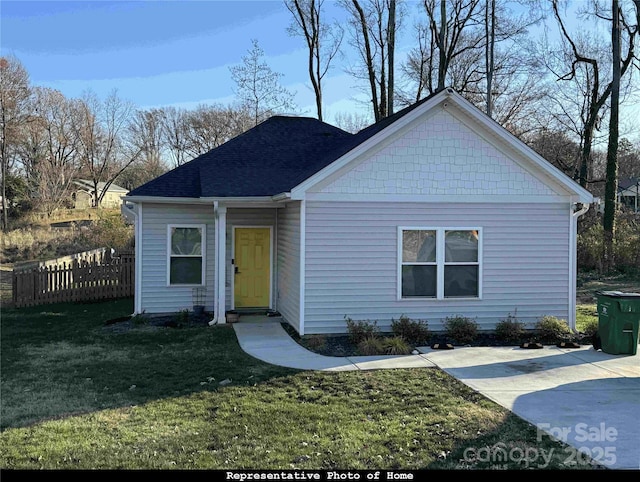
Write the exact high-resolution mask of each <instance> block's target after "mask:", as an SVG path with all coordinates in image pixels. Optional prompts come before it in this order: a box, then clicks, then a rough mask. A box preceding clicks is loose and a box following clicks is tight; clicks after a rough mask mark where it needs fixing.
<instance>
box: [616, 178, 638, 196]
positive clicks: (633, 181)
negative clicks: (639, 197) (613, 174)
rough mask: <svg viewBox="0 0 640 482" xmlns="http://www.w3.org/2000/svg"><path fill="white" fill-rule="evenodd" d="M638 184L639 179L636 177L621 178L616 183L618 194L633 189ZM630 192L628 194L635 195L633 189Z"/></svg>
mask: <svg viewBox="0 0 640 482" xmlns="http://www.w3.org/2000/svg"><path fill="white" fill-rule="evenodd" d="M638 184H640V178H637V177H627V178H622V179H620V180H619V181H618V192H622V191H626V190H627V189H630V188H632V187H633V188H635V187H636V186H637V185H638ZM632 191H633V192H632V193H630V194H634V195H635V189H633V190H632Z"/></svg>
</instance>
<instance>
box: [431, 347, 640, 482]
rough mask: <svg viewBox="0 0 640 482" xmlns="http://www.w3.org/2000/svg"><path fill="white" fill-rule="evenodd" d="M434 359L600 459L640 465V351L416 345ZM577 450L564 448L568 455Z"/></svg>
mask: <svg viewBox="0 0 640 482" xmlns="http://www.w3.org/2000/svg"><path fill="white" fill-rule="evenodd" d="M420 351H421V352H423V354H422V356H424V357H425V358H427V359H428V360H429V361H431V362H433V363H434V364H435V365H436V366H438V367H439V368H441V369H442V370H444V371H445V372H447V373H449V374H450V375H452V376H453V377H455V378H457V379H459V380H460V381H462V382H463V383H464V384H466V385H468V386H469V387H471V388H473V389H474V390H476V391H478V392H480V393H482V394H483V395H484V396H486V397H487V398H489V399H491V400H493V401H494V402H496V403H498V404H500V405H502V406H503V407H505V408H507V409H509V410H511V411H512V412H513V413H515V414H516V415H518V416H520V417H521V418H523V419H525V420H527V421H528V422H530V423H531V424H533V425H535V426H537V427H538V428H539V429H540V432H539V434H540V437H547V436H550V435H552V436H554V438H556V439H560V440H562V441H563V442H565V443H567V444H568V445H569V446H571V447H573V448H575V449H578V450H580V451H581V453H585V454H587V455H590V456H591V457H592V458H593V459H594V460H596V461H597V462H599V463H601V464H602V465H604V466H607V467H609V468H615V469H633V470H638V469H640V353H639V354H637V355H635V356H629V355H609V354H606V353H603V352H601V351H595V350H594V349H593V348H592V347H582V348H579V349H560V348H556V347H545V348H543V349H540V350H525V349H521V348H518V347H462V348H456V349H454V350H448V351H439V350H431V349H430V348H428V347H424V348H421V349H420ZM579 456H580V454H578V453H577V452H575V451H573V450H571V449H570V450H567V459H571V458H572V459H573V460H579V459H578V457H579Z"/></svg>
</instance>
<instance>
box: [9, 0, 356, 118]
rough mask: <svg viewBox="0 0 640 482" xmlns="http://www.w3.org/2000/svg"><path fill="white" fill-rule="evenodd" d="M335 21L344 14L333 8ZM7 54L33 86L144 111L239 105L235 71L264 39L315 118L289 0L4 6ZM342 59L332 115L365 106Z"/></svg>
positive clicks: (331, 81) (329, 106) (272, 62)
mask: <svg viewBox="0 0 640 482" xmlns="http://www.w3.org/2000/svg"><path fill="white" fill-rule="evenodd" d="M326 6H327V17H329V16H331V17H332V18H333V16H334V15H336V14H341V11H340V9H338V8H336V7H335V6H334V5H332V2H331V1H327V2H326ZM0 8H1V9H2V10H1V12H0V14H1V16H2V54H3V55H7V54H13V55H15V56H16V57H17V58H18V59H19V60H20V61H21V62H22V63H23V65H24V66H25V68H26V69H27V71H28V72H29V74H30V78H31V82H32V84H34V85H41V86H46V87H52V88H55V89H58V90H60V91H61V92H62V93H63V94H65V95H66V96H68V97H80V96H81V95H82V93H83V92H84V91H85V90H87V89H90V90H92V91H94V92H95V93H97V94H98V95H99V96H105V95H106V94H108V93H109V92H110V91H111V90H113V89H114V88H116V89H117V90H118V94H119V95H120V96H121V97H122V98H124V99H128V100H131V101H133V102H134V103H135V104H136V105H137V106H138V107H141V108H146V107H156V106H165V105H178V106H183V107H187V108H191V107H195V106H196V105H197V104H199V103H203V102H207V103H208V102H221V103H228V102H231V101H232V100H233V87H234V83H233V81H232V80H231V74H230V71H229V67H230V66H231V65H234V64H238V63H240V62H241V59H242V56H244V55H246V54H247V52H248V50H249V49H250V48H251V39H254V38H255V39H257V40H258V42H259V45H260V47H261V48H262V49H263V50H264V52H265V57H266V61H267V63H268V64H269V66H270V67H271V68H272V69H273V70H274V71H276V72H280V73H282V74H283V77H282V79H281V82H282V84H283V85H285V86H286V87H287V88H288V89H290V90H291V91H294V92H295V93H296V103H297V105H298V107H299V108H300V109H301V110H302V112H303V113H307V114H308V115H314V112H315V110H314V97H313V92H312V91H311V89H310V86H309V81H308V74H307V70H306V48H305V44H304V41H303V39H302V38H300V37H292V36H290V35H289V33H288V32H287V27H288V25H289V24H290V22H291V14H290V12H289V11H288V10H287V9H286V7H285V6H284V4H283V2H282V1H275V0H262V1H243V0H240V1H237V0H236V1H218V0H208V1H180V2H178V1H160V0H154V1H151V0H145V1H137V2H125V1H92V2H84V1H69V2H57V1H39V2H38V1H28V0H27V1H18V2H14V1H4V0H3V1H2V3H1V4H0ZM349 61H350V60H349V59H347V58H343V59H340V64H337V63H336V67H335V68H333V69H332V70H331V72H330V74H329V75H328V76H327V80H326V82H325V96H326V97H325V109H326V112H328V113H329V116H332V115H334V114H335V113H337V112H339V111H340V112H346V111H349V110H354V109H355V110H357V111H359V112H362V113H368V111H367V107H365V106H364V105H360V103H358V102H354V100H353V99H354V97H356V96H358V95H360V93H361V90H360V89H359V88H358V87H357V86H356V85H355V84H356V82H355V81H354V80H353V78H352V77H350V76H349V75H348V74H346V73H345V72H344V68H343V67H344V66H345V65H347V64H348V62H349Z"/></svg>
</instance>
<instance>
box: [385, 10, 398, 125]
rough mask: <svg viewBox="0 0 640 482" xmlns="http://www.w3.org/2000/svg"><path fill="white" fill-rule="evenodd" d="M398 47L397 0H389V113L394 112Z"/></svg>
mask: <svg viewBox="0 0 640 482" xmlns="http://www.w3.org/2000/svg"><path fill="white" fill-rule="evenodd" d="M395 48H396V0H390V2H389V22H388V24H387V52H388V54H387V59H388V62H389V71H388V81H387V84H388V90H387V95H388V98H387V115H391V114H393V95H394V93H393V83H394V82H395V79H394V75H395V72H394V70H395V67H394V62H395V60H394V51H395Z"/></svg>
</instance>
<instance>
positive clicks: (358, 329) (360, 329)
mask: <svg viewBox="0 0 640 482" xmlns="http://www.w3.org/2000/svg"><path fill="white" fill-rule="evenodd" d="M345 319H346V320H347V330H348V331H349V340H350V341H351V343H353V344H354V345H359V344H360V342H361V341H363V340H365V339H366V338H370V337H372V336H376V335H378V334H379V333H380V329H379V328H378V323H377V322H376V321H369V320H358V321H354V320H352V319H351V318H348V317H345Z"/></svg>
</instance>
